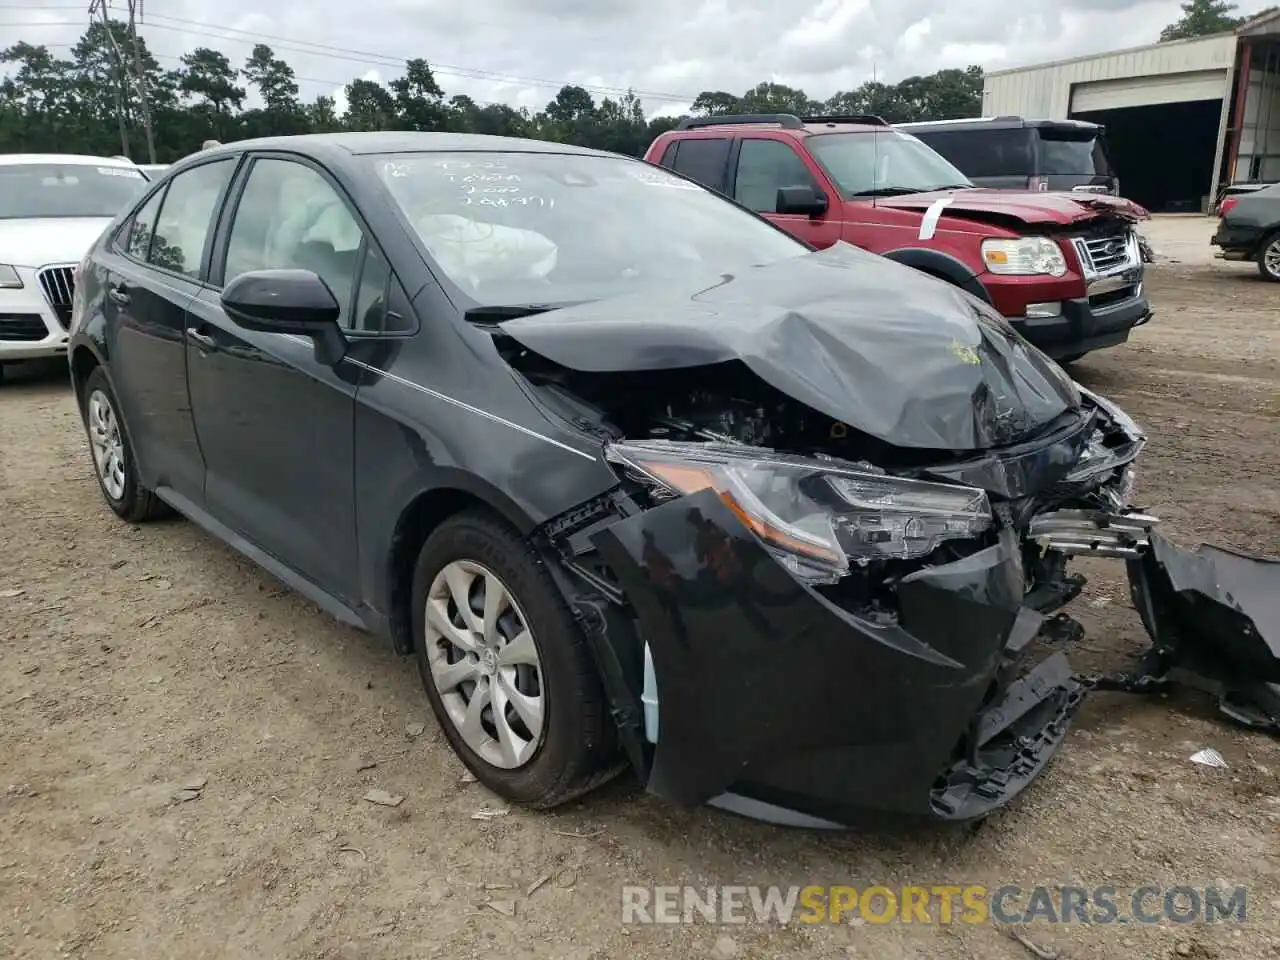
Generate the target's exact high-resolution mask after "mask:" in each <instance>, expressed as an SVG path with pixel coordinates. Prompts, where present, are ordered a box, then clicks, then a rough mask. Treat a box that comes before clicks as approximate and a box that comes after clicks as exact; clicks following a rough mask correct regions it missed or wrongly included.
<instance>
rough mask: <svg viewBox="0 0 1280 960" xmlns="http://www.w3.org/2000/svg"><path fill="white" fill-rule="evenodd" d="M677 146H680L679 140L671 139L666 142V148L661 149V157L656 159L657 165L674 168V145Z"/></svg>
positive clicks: (669, 168)
mask: <svg viewBox="0 0 1280 960" xmlns="http://www.w3.org/2000/svg"><path fill="white" fill-rule="evenodd" d="M678 146H680V141H679V140H672V141H671V142H670V143H668V144H667V149H665V150H663V151H662V159H661V160H659V161H658V166H660V167H666V168H667V169H668V170H674V169H675V167H676V147H678Z"/></svg>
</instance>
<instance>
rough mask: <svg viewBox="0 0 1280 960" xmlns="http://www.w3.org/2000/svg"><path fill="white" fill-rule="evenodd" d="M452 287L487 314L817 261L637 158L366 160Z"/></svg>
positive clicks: (416, 156) (420, 156)
mask: <svg viewBox="0 0 1280 960" xmlns="http://www.w3.org/2000/svg"><path fill="white" fill-rule="evenodd" d="M369 161H370V162H371V163H372V164H374V169H375V170H376V171H377V173H378V175H379V176H380V177H381V178H382V180H383V182H384V183H385V184H386V186H387V189H388V190H389V191H390V193H391V196H392V197H393V198H394V199H395V201H396V203H397V204H399V206H400V208H401V209H402V210H403V211H404V214H405V216H406V217H407V218H408V220H409V222H410V223H411V224H412V225H413V227H414V229H415V230H416V231H417V233H418V236H419V237H421V239H422V242H423V244H424V245H425V246H426V247H427V249H428V250H429V251H430V252H431V254H432V256H433V257H434V258H435V260H436V261H437V262H438V263H439V265H440V268H441V269H442V270H443V271H444V272H445V273H446V274H447V275H448V277H449V279H450V280H452V281H453V282H454V283H455V284H457V285H458V286H459V287H461V288H462V289H463V290H464V291H465V292H466V293H467V294H468V295H469V296H471V297H472V298H473V299H475V300H476V301H477V302H478V303H480V304H481V305H485V306H499V305H516V304H564V303H578V302H582V301H584V300H596V299H601V298H604V297H614V296H619V295H622V294H626V293H631V292H637V291H640V290H646V289H652V288H653V287H654V286H655V285H657V286H662V285H666V284H672V283H680V282H683V281H686V280H695V279H696V280H702V279H705V278H708V277H715V276H718V275H721V274H725V273H731V272H734V271H737V270H740V269H742V268H743V267H747V266H752V265H757V264H767V263H774V262H776V261H778V260H784V259H787V258H789V257H800V256H804V255H805V254H807V253H809V248H808V247H807V246H805V245H804V244H802V243H800V242H798V241H796V240H794V239H793V238H791V237H790V236H788V235H787V234H785V233H783V232H782V231H781V230H778V229H777V228H775V227H773V226H771V225H770V224H769V223H767V222H766V221H763V220H760V219H758V218H757V217H755V216H753V215H751V214H750V213H747V212H746V211H745V210H742V209H740V208H738V207H736V206H734V205H733V204H732V203H730V202H728V201H727V200H725V199H723V198H721V197H720V196H719V195H717V194H715V193H712V192H711V191H710V190H705V189H703V188H702V187H700V186H697V185H696V184H693V183H690V182H689V181H687V180H682V179H681V178H679V177H676V176H674V175H672V174H670V173H668V172H666V171H665V170H662V169H660V168H658V167H654V166H650V165H648V164H645V163H641V162H639V161H635V160H625V159H622V158H615V157H595V156H574V155H570V154H553V153H413V154H396V155H382V156H375V157H371V158H369Z"/></svg>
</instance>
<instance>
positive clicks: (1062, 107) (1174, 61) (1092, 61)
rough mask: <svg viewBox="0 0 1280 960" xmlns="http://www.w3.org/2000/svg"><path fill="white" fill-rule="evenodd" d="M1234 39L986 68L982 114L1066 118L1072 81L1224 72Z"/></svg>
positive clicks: (1233, 50) (1209, 39)
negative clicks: (995, 69) (993, 69)
mask: <svg viewBox="0 0 1280 960" xmlns="http://www.w3.org/2000/svg"><path fill="white" fill-rule="evenodd" d="M1236 43H1237V39H1236V37H1235V36H1234V35H1228V36H1223V37H1206V38H1204V39H1201V40H1185V41H1179V42H1176V43H1161V44H1155V45H1152V46H1149V47H1139V48H1137V49H1133V50H1120V51H1117V52H1115V53H1106V54H1100V55H1099V56H1096V57H1087V58H1081V59H1076V60H1064V61H1061V62H1059V63H1050V64H1045V65H1044V66H1039V67H1026V68H1023V69H1018V70H1005V71H1001V72H998V73H989V74H987V77H986V80H985V81H984V82H983V89H982V113H983V115H984V116H988V117H994V116H1009V115H1013V116H1023V117H1041V118H1048V119H1050V120H1061V119H1065V118H1066V117H1067V116H1068V115H1069V114H1070V111H1071V88H1072V86H1073V85H1075V84H1080V83H1092V82H1096V81H1104V80H1121V79H1127V78H1136V77H1167V76H1169V75H1170V74H1176V73H1203V72H1204V71H1210V70H1222V71H1225V70H1227V69H1229V68H1230V67H1231V65H1232V63H1233V62H1234V59H1235V53H1236ZM1224 82H1225V74H1224ZM1156 102H1160V101H1159V100H1157V101H1156Z"/></svg>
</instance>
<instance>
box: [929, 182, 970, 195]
mask: <svg viewBox="0 0 1280 960" xmlns="http://www.w3.org/2000/svg"><path fill="white" fill-rule="evenodd" d="M972 187H973V184H972V183H943V184H940V185H939V186H936V187H930V188H929V189H928V190H922V191H921V193H931V192H932V191H934V190H969V189H972Z"/></svg>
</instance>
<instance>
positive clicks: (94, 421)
mask: <svg viewBox="0 0 1280 960" xmlns="http://www.w3.org/2000/svg"><path fill="white" fill-rule="evenodd" d="M88 426H89V443H90V445H91V446H92V448H93V463H94V466H95V467H96V468H97V471H98V479H99V480H100V481H101V482H102V489H104V490H106V491H107V496H109V497H111V499H112V500H119V499H120V498H121V497H123V496H124V441H123V440H122V439H121V437H120V422H119V421H118V420H117V419H116V412H115V409H114V408H113V407H112V406H111V401H110V400H108V399H107V395H106V394H105V393H103V392H102V391H101V390H95V391H93V393H91V394H89V423H88Z"/></svg>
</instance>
